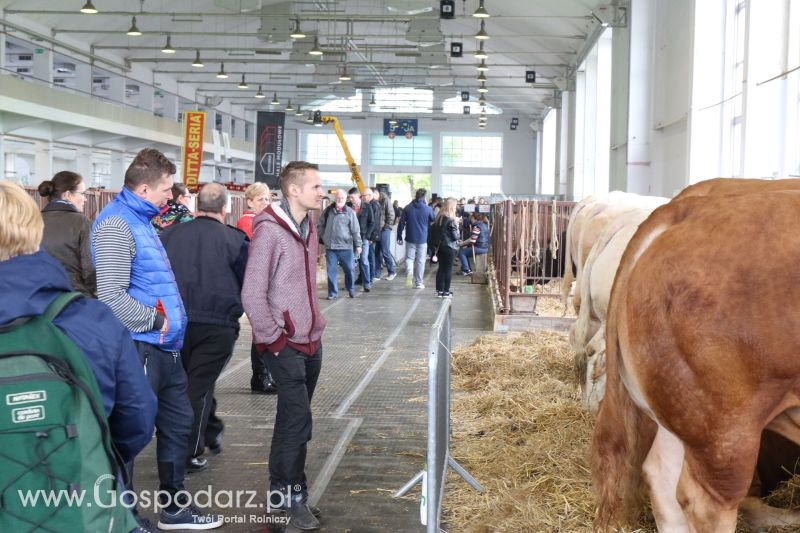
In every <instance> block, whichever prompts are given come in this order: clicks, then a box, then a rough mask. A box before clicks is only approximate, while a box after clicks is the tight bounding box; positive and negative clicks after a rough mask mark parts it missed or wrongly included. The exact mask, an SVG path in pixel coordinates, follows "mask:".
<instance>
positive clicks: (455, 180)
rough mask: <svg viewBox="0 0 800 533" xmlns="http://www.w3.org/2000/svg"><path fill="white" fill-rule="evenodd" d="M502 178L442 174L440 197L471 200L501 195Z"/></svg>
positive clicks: (496, 176)
mask: <svg viewBox="0 0 800 533" xmlns="http://www.w3.org/2000/svg"><path fill="white" fill-rule="evenodd" d="M501 183H502V176H500V175H497V174H443V175H442V196H444V197H445V198H447V197H448V196H452V197H453V198H472V197H473V196H489V195H491V194H492V193H501V192H503V189H502V184H501Z"/></svg>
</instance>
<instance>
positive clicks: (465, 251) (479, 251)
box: [458, 246, 489, 274]
mask: <svg viewBox="0 0 800 533" xmlns="http://www.w3.org/2000/svg"><path fill="white" fill-rule="evenodd" d="M488 251H489V249H488V248H477V247H476V248H475V255H483V254H485V253H486V252H488ZM471 255H472V246H464V247H463V248H461V250H459V252H458V260H459V261H461V273H462V274H464V273H466V272H471V271H472V268H470V266H469V257H470V256H471Z"/></svg>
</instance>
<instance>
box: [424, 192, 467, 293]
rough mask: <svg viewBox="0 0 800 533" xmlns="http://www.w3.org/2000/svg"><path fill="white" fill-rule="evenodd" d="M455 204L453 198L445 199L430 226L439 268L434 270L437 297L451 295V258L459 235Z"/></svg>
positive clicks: (454, 252)
mask: <svg viewBox="0 0 800 533" xmlns="http://www.w3.org/2000/svg"><path fill="white" fill-rule="evenodd" d="M456 204H457V201H456V199H455V198H448V199H447V200H445V201H444V204H443V205H442V208H441V209H439V214H438V215H437V216H436V220H435V221H434V223H433V226H432V227H431V231H432V232H433V238H432V241H431V242H432V244H433V247H434V248H433V255H434V256H435V257H437V259H438V260H439V270H437V271H436V296H438V297H439V298H452V297H453V293H452V292H451V291H450V281H451V280H452V279H453V259H455V257H456V253H457V252H458V238H459V236H460V235H461V231H460V230H459V228H458V223H459V222H460V220H458V218H457V217H456Z"/></svg>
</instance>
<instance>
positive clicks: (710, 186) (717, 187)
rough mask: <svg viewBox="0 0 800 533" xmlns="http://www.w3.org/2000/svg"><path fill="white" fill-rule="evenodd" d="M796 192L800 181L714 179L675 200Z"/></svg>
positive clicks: (677, 196) (702, 182)
mask: <svg viewBox="0 0 800 533" xmlns="http://www.w3.org/2000/svg"><path fill="white" fill-rule="evenodd" d="M796 190H800V179H783V180H764V179H755V178H713V179H709V180H705V181H700V182H698V183H695V184H693V185H689V186H688V187H686V188H685V189H683V190H682V191H681V192H679V193H678V194H677V195H676V196H675V198H674V200H679V199H683V198H690V197H693V196H723V195H728V194H749V193H759V192H770V191H796Z"/></svg>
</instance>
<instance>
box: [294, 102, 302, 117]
mask: <svg viewBox="0 0 800 533" xmlns="http://www.w3.org/2000/svg"><path fill="white" fill-rule="evenodd" d="M294 114H295V115H296V116H298V117H302V116H303V106H300V105H299V106H297V111H295V112H294Z"/></svg>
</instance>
